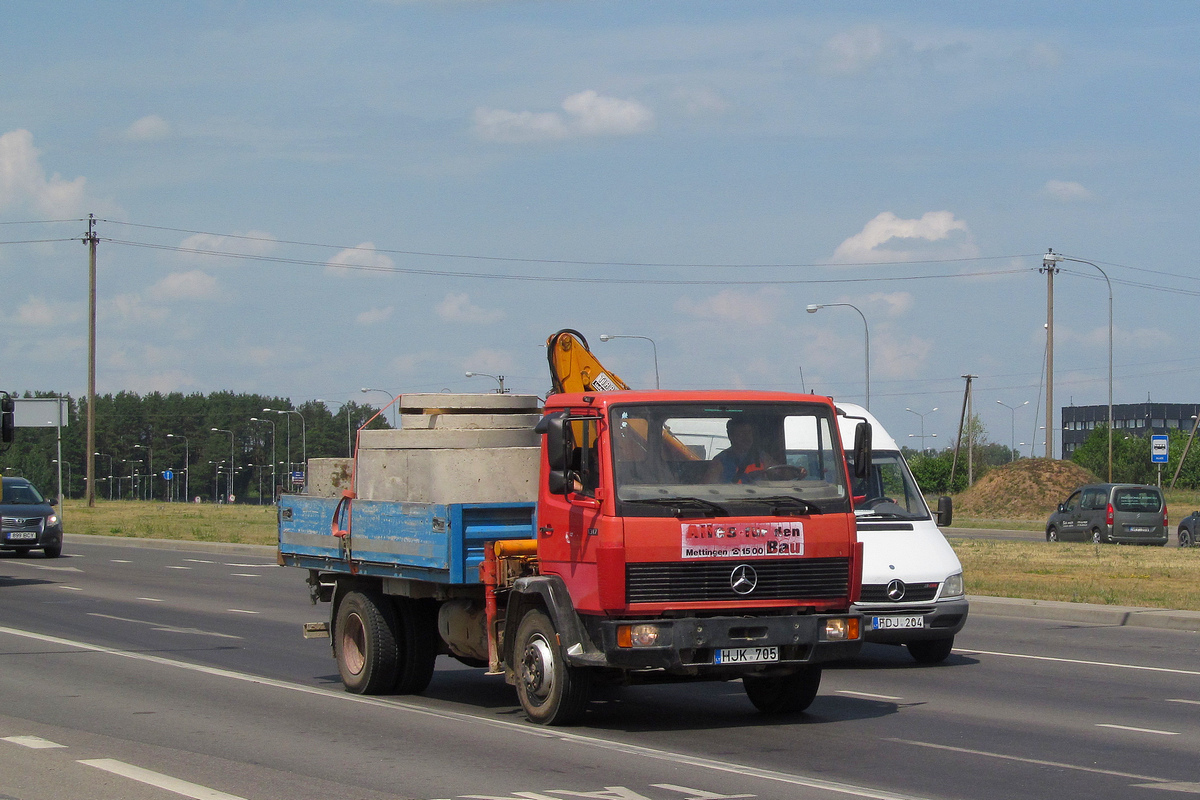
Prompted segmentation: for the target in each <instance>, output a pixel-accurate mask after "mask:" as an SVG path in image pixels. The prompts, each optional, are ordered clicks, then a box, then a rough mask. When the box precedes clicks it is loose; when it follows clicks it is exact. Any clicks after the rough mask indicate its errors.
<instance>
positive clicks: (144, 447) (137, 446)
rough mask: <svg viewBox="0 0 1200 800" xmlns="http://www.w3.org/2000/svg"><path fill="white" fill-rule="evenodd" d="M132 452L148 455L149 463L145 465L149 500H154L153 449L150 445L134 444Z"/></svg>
mask: <svg viewBox="0 0 1200 800" xmlns="http://www.w3.org/2000/svg"><path fill="white" fill-rule="evenodd" d="M133 449H134V450H145V451H146V452H147V453H149V456H148V458H149V461H148V462H147V464H146V477H148V478H149V479H150V499H151V500H153V499H154V448H153V447H151V446H150V445H142V444H135V445H134V446H133Z"/></svg>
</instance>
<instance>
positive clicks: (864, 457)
mask: <svg viewBox="0 0 1200 800" xmlns="http://www.w3.org/2000/svg"><path fill="white" fill-rule="evenodd" d="M870 474H871V425H870V423H868V422H861V423H859V424H858V426H857V427H856V428H855V429H854V477H856V478H865V477H867V476H868V475H870Z"/></svg>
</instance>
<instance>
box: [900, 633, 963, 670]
mask: <svg viewBox="0 0 1200 800" xmlns="http://www.w3.org/2000/svg"><path fill="white" fill-rule="evenodd" d="M905 647H907V648H908V654H909V655H910V656H912V657H913V659H914V660H915V661H916V662H917V663H918V664H940V663H942V662H943V661H945V660H946V659H947V658H949V657H950V651H951V650H953V649H954V637H953V636H951V637H950V638H948V639H925V640H923V641H916V642H906V643H905Z"/></svg>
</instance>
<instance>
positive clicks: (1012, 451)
mask: <svg viewBox="0 0 1200 800" xmlns="http://www.w3.org/2000/svg"><path fill="white" fill-rule="evenodd" d="M996 402H997V403H999V404H1000V405H1002V406H1004V407H1005V408H1007V409H1008V410H1009V411H1010V412H1012V414H1011V416H1012V419H1011V421H1010V422H1009V426H1008V463H1010V464H1011V463H1012V462H1013V459H1015V458H1016V453H1017V409H1018V408H1021V407H1022V406H1027V405H1029V401H1028V400H1026V401H1025V402H1024V403H1021V405H1019V406H1010V405H1009V404H1008V403H1005V402H1003V401H1001V400H997V401H996Z"/></svg>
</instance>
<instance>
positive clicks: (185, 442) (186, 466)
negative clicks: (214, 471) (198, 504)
mask: <svg viewBox="0 0 1200 800" xmlns="http://www.w3.org/2000/svg"><path fill="white" fill-rule="evenodd" d="M167 438H168V439H183V499H184V502H187V499H188V498H189V497H191V493H190V492H191V490H190V489H189V487H188V476H190V475H191V474H192V471H191V469H189V467H190V465H191V462H190V460H189V459H188V438H187V437H186V436H184V435H183V434H182V433H168V434H167Z"/></svg>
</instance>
